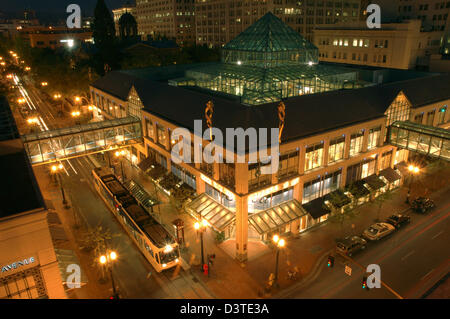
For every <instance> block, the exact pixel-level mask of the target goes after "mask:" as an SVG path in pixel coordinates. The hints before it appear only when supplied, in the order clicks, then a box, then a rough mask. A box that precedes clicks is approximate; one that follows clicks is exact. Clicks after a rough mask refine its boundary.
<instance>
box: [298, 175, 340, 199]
mask: <svg viewBox="0 0 450 319" xmlns="http://www.w3.org/2000/svg"><path fill="white" fill-rule="evenodd" d="M341 176H342V175H341V170H339V171H336V172H334V173H332V174H326V175H324V176H321V177H319V178H317V179H315V180H313V181H311V182H308V183H305V185H304V186H303V200H302V203H303V204H306V203H308V202H310V201H312V200H314V199H316V198H319V197H322V196H325V195H326V194H328V193H331V192H332V191H335V190H336V189H338V188H339V186H340V185H341Z"/></svg>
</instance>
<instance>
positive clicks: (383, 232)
mask: <svg viewBox="0 0 450 319" xmlns="http://www.w3.org/2000/svg"><path fill="white" fill-rule="evenodd" d="M394 230H395V227H394V226H392V225H391V224H388V223H376V224H373V225H372V226H370V227H369V228H367V229H366V230H365V231H364V232H363V236H364V237H365V238H367V239H369V240H380V239H381V238H383V237H386V236H387V235H389V234H391V233H392V232H393V231H394Z"/></svg>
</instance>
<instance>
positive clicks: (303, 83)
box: [170, 12, 360, 105]
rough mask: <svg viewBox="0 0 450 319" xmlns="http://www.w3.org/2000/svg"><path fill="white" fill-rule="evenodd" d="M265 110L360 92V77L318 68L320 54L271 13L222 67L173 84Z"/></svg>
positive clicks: (229, 48)
mask: <svg viewBox="0 0 450 319" xmlns="http://www.w3.org/2000/svg"><path fill="white" fill-rule="evenodd" d="M170 84H171V85H176V86H197V87H201V88H204V89H208V90H211V91H217V92H221V93H226V94H230V95H234V96H239V97H240V98H241V103H243V104H247V105H260V104H265V103H270V102H277V101H280V100H281V99H285V98H288V97H294V96H299V95H303V94H312V93H319V92H325V91H331V90H338V89H342V88H355V87H360V84H359V82H357V72H356V71H353V70H351V69H348V68H343V67H332V66H325V65H319V64H318V49H317V48H316V47H315V46H314V45H313V44H311V43H310V42H308V41H307V40H305V39H304V38H302V37H301V36H300V35H299V34H298V33H297V32H295V31H294V30H293V29H292V28H290V27H289V26H288V25H286V24H285V23H284V22H283V21H281V20H280V19H279V18H277V17H276V16H274V15H273V14H272V13H270V12H269V13H267V14H266V15H265V16H263V17H262V18H261V19H259V20H258V21H256V22H255V23H254V24H253V25H251V26H250V27H249V28H248V29H246V30H245V31H244V32H242V33H241V34H239V35H238V36H237V37H236V38H235V39H233V40H232V41H230V42H229V43H228V44H226V45H225V46H224V48H223V49H222V62H221V63H216V64H211V65H207V66H202V67H194V68H192V69H189V70H186V72H185V76H184V77H183V78H179V79H173V80H171V81H170Z"/></svg>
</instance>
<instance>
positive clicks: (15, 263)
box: [2, 257, 36, 273]
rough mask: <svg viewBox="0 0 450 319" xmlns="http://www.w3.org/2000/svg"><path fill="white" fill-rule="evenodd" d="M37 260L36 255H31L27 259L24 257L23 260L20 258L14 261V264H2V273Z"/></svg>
mask: <svg viewBox="0 0 450 319" xmlns="http://www.w3.org/2000/svg"><path fill="white" fill-rule="evenodd" d="M35 261H36V260H35V258H34V257H30V258H27V259H23V260H19V261H16V262H13V263H12V264H9V265H5V266H2V273H4V272H7V271H10V270H14V269H18V268H20V267H22V266H26V265H29V264H32V263H34V262H35Z"/></svg>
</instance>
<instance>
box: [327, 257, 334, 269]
mask: <svg viewBox="0 0 450 319" xmlns="http://www.w3.org/2000/svg"><path fill="white" fill-rule="evenodd" d="M327 266H328V267H330V268H332V267H333V266H334V257H333V256H328V263H327Z"/></svg>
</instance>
